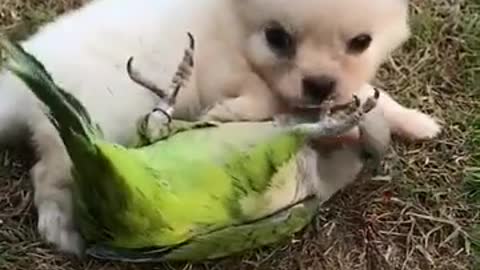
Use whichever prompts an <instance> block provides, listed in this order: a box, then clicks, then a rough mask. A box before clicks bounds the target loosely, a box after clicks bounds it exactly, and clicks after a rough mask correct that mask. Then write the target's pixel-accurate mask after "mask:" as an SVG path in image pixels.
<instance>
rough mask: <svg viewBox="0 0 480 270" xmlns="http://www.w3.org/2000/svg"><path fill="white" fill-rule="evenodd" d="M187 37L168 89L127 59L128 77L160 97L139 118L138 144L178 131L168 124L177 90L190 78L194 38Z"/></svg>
mask: <svg viewBox="0 0 480 270" xmlns="http://www.w3.org/2000/svg"><path fill="white" fill-rule="evenodd" d="M188 37H189V39H190V43H189V47H188V48H187V49H185V53H184V56H183V59H182V61H181V62H180V65H179V66H178V68H177V72H175V75H174V76H173V79H172V83H171V84H170V87H169V91H165V90H163V89H161V88H160V87H158V86H157V85H155V83H153V82H151V81H149V80H148V79H146V78H144V77H143V76H142V75H141V74H140V73H139V72H138V71H136V70H134V69H133V67H132V61H133V58H130V59H129V60H128V63H127V72H128V75H129V76H130V78H131V79H132V80H133V81H134V82H136V83H138V84H139V85H141V86H143V87H145V88H146V89H148V90H150V91H151V92H153V93H154V94H155V95H157V96H158V97H159V98H160V101H159V102H158V104H157V105H156V106H155V108H154V109H153V110H152V111H151V112H150V113H148V114H147V115H145V117H143V118H142V119H140V122H139V126H138V134H139V136H140V143H139V145H145V144H149V143H152V142H155V141H158V140H162V139H164V138H166V137H168V136H171V135H172V131H178V129H176V128H172V127H171V126H170V124H171V122H172V115H173V111H174V108H173V107H174V106H175V103H176V99H177V96H178V92H179V91H180V89H181V88H182V87H184V86H185V85H186V83H187V82H188V80H189V79H190V77H191V75H192V71H193V65H194V62H193V52H194V49H195V40H194V38H193V36H192V35H191V34H190V33H188ZM173 133H175V132H173Z"/></svg>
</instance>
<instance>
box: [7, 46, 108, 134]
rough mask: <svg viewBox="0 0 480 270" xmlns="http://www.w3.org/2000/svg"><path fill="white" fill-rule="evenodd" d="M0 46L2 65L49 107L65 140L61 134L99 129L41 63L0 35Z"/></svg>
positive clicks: (90, 131) (90, 132)
mask: <svg viewBox="0 0 480 270" xmlns="http://www.w3.org/2000/svg"><path fill="white" fill-rule="evenodd" d="M0 47H1V48H2V49H3V50H4V51H5V52H6V54H7V56H8V61H7V63H6V68H7V69H8V70H10V71H11V72H12V73H13V74H15V75H16V76H17V77H18V78H20V79H21V80H22V81H23V82H24V83H25V84H26V85H27V86H28V87H29V89H30V90H31V91H32V92H33V93H34V94H35V96H37V98H38V99H40V100H41V101H42V102H43V103H44V104H45V105H46V106H47V107H48V109H49V116H50V120H51V122H52V123H53V124H54V126H55V127H56V128H57V129H58V130H59V132H60V135H61V136H62V138H63V139H64V142H65V143H68V139H66V137H65V136H71V135H73V134H75V135H76V136H81V137H83V138H85V139H87V140H88V139H90V138H91V135H92V134H95V133H97V135H98V133H99V132H100V130H98V127H96V126H95V125H94V124H93V122H92V120H91V119H90V115H89V114H88V112H87V110H86V109H85V108H84V107H83V105H82V104H81V103H80V102H79V101H78V100H77V99H76V98H75V97H73V96H72V95H71V94H69V93H67V92H66V91H64V90H63V89H61V88H60V87H58V86H57V85H56V84H55V82H54V81H53V79H52V77H51V76H50V74H49V73H48V72H47V71H46V69H45V67H44V66H43V65H42V63H40V62H39V61H38V60H37V59H36V58H35V57H34V56H33V55H30V54H29V53H28V52H26V51H25V50H24V49H23V48H22V47H21V46H20V45H19V44H17V43H14V42H11V41H9V40H7V39H1V41H0Z"/></svg>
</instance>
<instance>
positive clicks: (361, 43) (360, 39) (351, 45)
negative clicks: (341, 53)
mask: <svg viewBox="0 0 480 270" xmlns="http://www.w3.org/2000/svg"><path fill="white" fill-rule="evenodd" d="M370 43H372V37H371V36H370V35H368V34H361V35H358V36H356V37H354V38H352V39H351V40H350V41H349V42H348V44H347V51H348V53H362V52H364V51H365V50H366V49H368V47H369V46H370Z"/></svg>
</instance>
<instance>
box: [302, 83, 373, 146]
mask: <svg viewBox="0 0 480 270" xmlns="http://www.w3.org/2000/svg"><path fill="white" fill-rule="evenodd" d="M379 97H380V92H379V91H378V90H376V89H375V93H374V95H372V96H371V97H369V98H368V99H367V100H366V101H365V102H364V103H363V104H362V102H361V101H360V99H359V98H358V97H357V96H353V100H352V101H351V102H349V103H347V104H343V105H339V106H336V107H334V108H331V109H330V110H329V113H328V114H327V115H326V116H325V117H323V118H322V119H321V120H320V121H319V122H317V123H310V124H299V125H296V126H294V129H295V130H296V131H299V132H301V133H305V134H307V135H309V136H311V137H314V138H319V137H330V136H339V135H341V134H344V133H345V132H347V131H349V130H350V129H352V128H353V127H355V126H356V125H358V124H359V122H360V121H361V120H362V119H363V117H364V115H365V114H367V113H369V112H370V111H371V110H372V109H373V108H375V107H376V105H377V102H378V99H379Z"/></svg>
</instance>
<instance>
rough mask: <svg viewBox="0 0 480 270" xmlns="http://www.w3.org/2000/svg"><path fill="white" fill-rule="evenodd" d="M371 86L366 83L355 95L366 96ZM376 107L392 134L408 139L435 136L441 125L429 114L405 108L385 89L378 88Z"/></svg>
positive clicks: (424, 138) (363, 97)
mask: <svg viewBox="0 0 480 270" xmlns="http://www.w3.org/2000/svg"><path fill="white" fill-rule="evenodd" d="M372 88H373V87H372V86H370V85H366V86H365V87H363V88H362V89H361V90H360V91H359V92H357V95H358V97H359V98H360V99H362V100H365V99H366V98H368V96H369V95H370V93H371V91H372ZM380 92H381V94H380V99H379V101H378V108H380V109H381V110H382V111H383V114H384V117H385V120H386V121H387V123H388V125H389V127H390V129H391V131H392V133H393V134H395V135H398V136H401V137H403V138H405V139H409V140H426V139H432V138H434V137H436V136H437V135H438V134H439V133H440V131H441V127H440V125H439V124H438V123H437V121H435V119H433V118H432V117H431V116H429V115H427V114H425V113H422V112H420V111H418V110H415V109H410V108H406V107H404V106H402V105H400V104H399V103H398V102H396V101H395V100H394V99H393V98H392V97H391V96H390V95H388V94H387V93H385V91H382V90H380Z"/></svg>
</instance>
